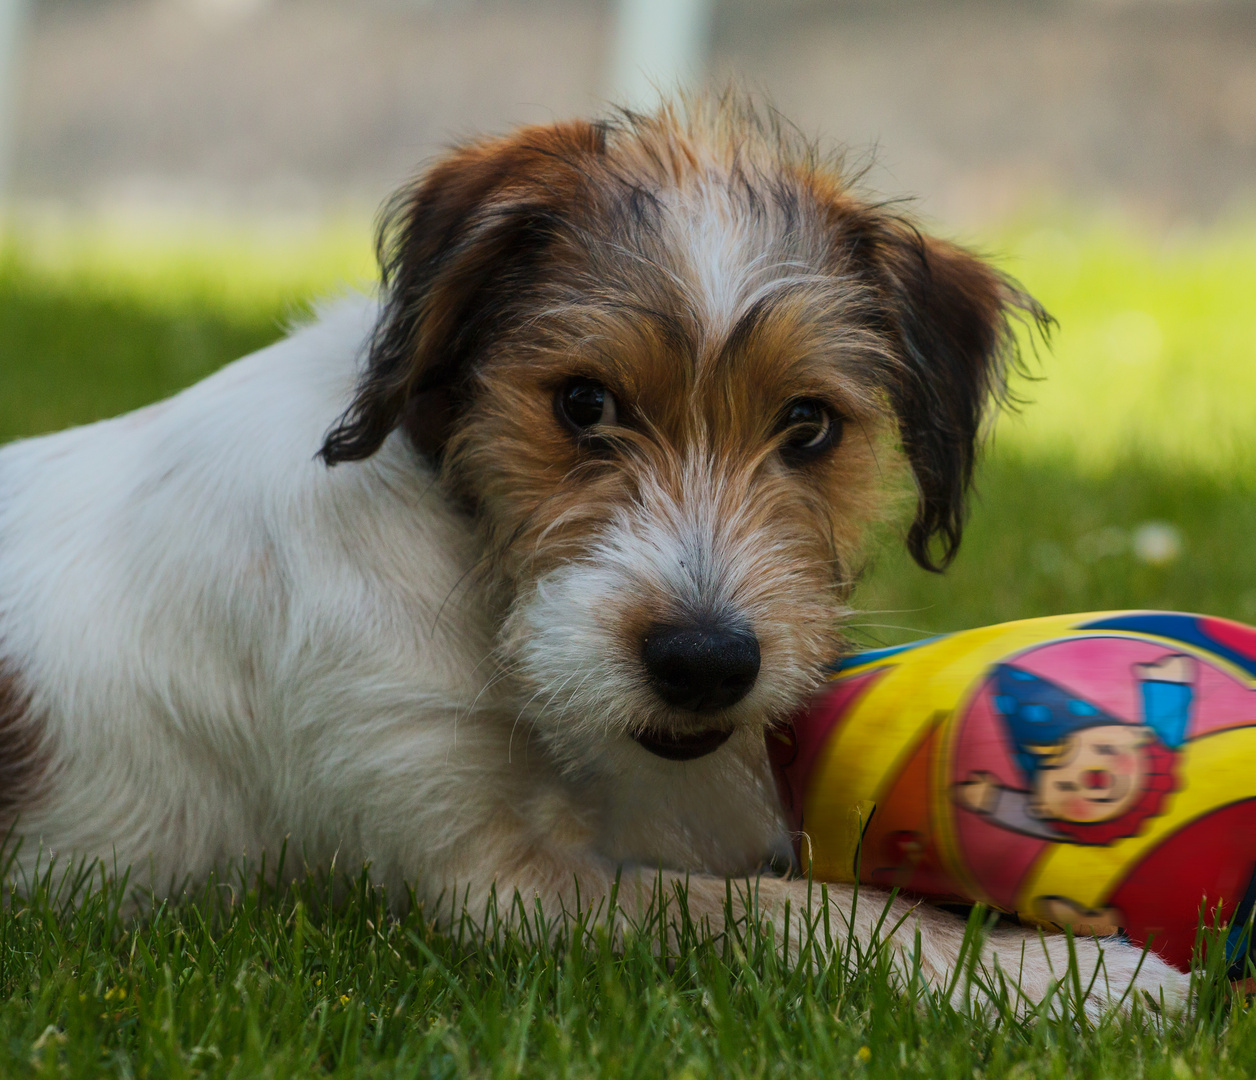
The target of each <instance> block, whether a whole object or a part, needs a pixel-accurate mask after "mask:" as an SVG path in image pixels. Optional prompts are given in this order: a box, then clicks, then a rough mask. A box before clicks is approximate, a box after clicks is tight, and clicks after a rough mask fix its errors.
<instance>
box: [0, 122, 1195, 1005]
mask: <svg viewBox="0 0 1256 1080" xmlns="http://www.w3.org/2000/svg"><path fill="white" fill-rule="evenodd" d="M380 255H381V262H382V267H383V283H382V287H381V290H380V293H379V298H378V300H366V299H362V300H355V301H351V302H347V303H343V304H341V305H340V306H339V307H336V308H335V309H333V310H331V311H329V312H327V313H326V314H324V315H323V316H322V317H321V318H320V319H318V320H317V321H316V322H314V323H313V325H310V326H308V327H306V328H304V329H301V330H299V331H297V332H295V333H294V334H292V335H291V336H290V337H288V338H287V339H286V340H284V341H281V342H280V343H278V344H276V345H273V346H271V347H270V348H267V349H264V350H262V351H261V352H259V353H256V354H254V355H252V356H248V357H245V358H244V359H243V360H240V361H238V362H236V363H234V364H231V365H229V366H228V367H226V368H224V369H223V370H221V371H220V372H218V373H217V374H215V375H213V376H211V377H210V378H208V379H206V380H205V381H204V382H202V383H200V384H198V385H196V386H194V387H192V388H191V389H189V390H187V391H185V392H183V393H181V394H179V395H177V396H176V397H174V398H172V399H170V400H169V401H165V402H162V403H160V404H157V405H152V406H150V407H148V408H145V409H141V410H139V411H138V412H135V413H132V414H130V415H128V416H123V417H121V418H118V419H115V420H109V421H105V422H102V423H98V424H93V425H91V426H88V427H84V428H80V429H77V430H72V431H67V432H63V433H61V434H57V435H51V436H47V437H44V438H39V439H31V440H27V441H24V442H18V443H15V444H12V445H9V446H7V447H5V448H4V449H3V451H0V827H2V828H4V829H8V830H11V831H12V832H13V833H14V834H15V836H16V837H17V838H18V839H19V840H20V841H22V843H21V846H20V848H19V849H18V855H17V862H16V870H17V872H18V874H19V876H20V875H22V874H29V873H31V872H33V871H34V870H35V868H36V866H37V864H38V862H39V860H40V859H47V858H48V857H49V856H50V855H54V854H55V855H56V856H58V857H60V858H62V859H65V858H67V857H74V858H81V857H99V858H100V859H102V860H104V862H105V863H106V864H107V865H109V866H115V865H116V866H127V865H130V866H132V867H133V878H132V880H133V881H137V882H140V883H143V884H145V885H147V886H150V887H152V888H153V889H155V890H157V892H158V893H160V892H162V891H166V890H169V889H171V888H173V887H176V886H177V885H179V884H180V883H182V882H184V881H186V880H188V878H189V877H190V878H192V879H196V878H198V877H203V876H204V875H206V874H208V873H209V871H210V870H211V868H213V867H214V866H216V865H220V864H223V863H226V862H229V861H230V860H232V859H237V858H239V857H240V856H241V855H242V854H243V853H246V852H247V853H251V854H254V855H256V854H257V853H259V852H261V851H268V852H271V853H274V852H276V851H278V849H279V848H280V846H281V845H282V844H283V843H284V842H285V838H289V840H290V846H291V848H292V849H293V850H296V851H299V852H301V853H302V855H303V856H304V857H305V858H306V859H307V860H308V861H310V862H312V863H323V864H326V863H329V862H330V861H331V860H332V858H333V857H337V858H338V861H339V864H340V865H341V866H345V865H356V864H358V863H360V862H368V863H369V864H370V866H371V873H372V875H373V876H374V878H375V879H376V880H377V881H379V882H380V883H382V884H385V885H386V886H389V887H390V888H391V889H392V890H394V892H393V895H401V894H402V893H403V883H407V882H408V883H412V884H413V886H414V887H415V888H416V889H417V895H418V897H419V898H420V899H421V900H423V901H425V902H427V903H430V904H432V905H433V907H436V906H438V901H439V900H440V898H444V900H445V901H446V903H445V905H444V908H443V909H447V908H448V904H447V901H448V899H449V898H450V897H457V898H458V900H459V902H460V903H463V904H465V905H466V910H467V911H468V912H469V913H470V914H471V915H472V916H474V915H476V914H477V913H481V914H482V913H483V911H484V909H485V904H486V903H487V901H488V900H489V898H490V896H491V895H492V894H493V892H494V890H496V893H497V894H499V895H502V896H509V895H510V894H511V893H512V892H513V891H514V890H518V891H519V892H520V893H521V894H522V895H523V896H524V898H525V902H526V903H527V905H528V907H529V908H531V907H532V905H533V903H534V902H536V903H539V904H540V906H541V908H542V909H543V910H544V912H545V913H546V914H548V915H552V916H558V915H560V914H561V913H562V912H563V911H567V910H572V909H574V908H575V907H576V906H577V903H579V904H580V905H585V906H598V905H603V906H605V904H606V902H607V900H608V898H609V896H610V894H611V890H612V888H613V887H614V886H615V882H616V880H617V878H618V879H619V886H618V897H619V903H620V904H621V905H622V907H623V916H624V918H626V919H628V920H631V919H632V918H634V917H636V916H639V915H640V914H641V913H642V911H643V910H644V909H645V907H646V906H647V905H648V903H649V902H650V899H651V896H652V892H653V888H654V885H655V881H656V875H658V874H660V873H661V875H662V885H663V888H664V889H671V888H672V887H673V886H681V887H683V890H685V891H686V893H687V902H688V903H689V905H690V909H691V914H692V915H693V917H694V918H696V919H699V920H704V921H705V922H706V923H708V924H709V925H710V927H711V928H712V929H713V930H714V931H717V932H718V931H719V930H720V929H721V927H722V925H723V920H724V918H725V913H726V905H725V897H726V879H728V878H730V877H731V878H734V879H735V880H736V881H738V882H740V883H741V887H739V888H736V889H734V890H733V896H734V899H733V906H734V914H735V915H736V916H737V917H738V918H741V917H743V916H745V917H753V918H761V919H767V920H772V921H774V922H776V924H777V928H778V930H779V931H781V932H782V933H783V932H784V930H785V929H786V926H785V921H786V919H790V918H792V919H795V920H799V921H800V922H801V920H803V919H806V918H819V917H825V918H827V920H828V922H829V925H830V926H831V927H832V928H833V929H834V931H835V932H836V933H837V935H838V939H839V942H840V941H841V939H842V937H843V935H847V934H850V935H854V936H855V937H856V938H857V939H858V942H859V944H860V945H862V946H866V945H868V943H869V941H870V939H871V938H872V936H873V935H874V932H875V928H876V924H877V923H878V921H880V920H881V919H882V918H883V908H884V907H885V904H886V902H887V898H886V897H885V896H877V895H875V894H871V893H868V892H865V893H864V894H863V895H862V896H861V897H860V900H859V904H858V905H857V909H855V910H852V908H853V907H854V905H853V898H852V894H851V891H850V890H849V889H847V888H844V887H840V886H839V887H831V888H829V889H828V891H827V900H822V899H821V897H820V895H819V890H818V889H817V890H812V891H810V892H809V890H808V885H807V883H806V882H805V881H801V880H785V879H780V878H771V877H763V878H760V879H758V880H755V881H753V882H752V881H750V877H752V876H753V875H755V874H756V872H757V871H758V869H759V868H760V867H762V866H764V865H765V864H766V863H767V862H768V861H769V860H770V859H772V858H773V856H774V855H777V854H779V853H780V852H781V851H783V850H788V848H789V841H788V837H786V836H785V835H784V832H783V830H784V826H783V823H782V818H781V815H780V813H779V810H778V806H777V800H776V798H775V794H774V787H773V783H772V779H771V776H770V773H769V770H768V767H767V762H766V755H765V749H764V735H765V731H766V730H767V729H768V728H769V727H770V726H771V725H773V724H779V723H781V722H783V721H784V720H785V719H786V718H787V717H788V716H789V715H790V713H791V712H792V711H793V710H795V709H796V708H797V707H798V706H799V704H800V703H801V702H803V701H804V700H805V698H806V696H807V694H808V693H809V692H810V691H811V690H812V689H813V688H814V687H815V686H816V685H817V684H818V682H819V680H820V678H821V675H822V673H823V671H824V668H825V665H826V664H827V663H829V662H830V661H831V660H832V659H833V658H834V657H836V656H837V655H839V653H840V652H841V651H842V649H843V647H844V640H843V637H842V630H841V627H842V622H843V619H844V618H845V616H846V615H847V614H848V608H847V606H846V605H847V600H848V598H849V595H850V591H851V587H852V582H853V580H854V575H855V571H856V570H857V568H858V566H859V562H860V552H861V550H862V549H863V546H864V544H865V541H866V537H867V534H868V531H869V529H870V528H871V527H872V526H874V525H875V524H876V523H877V522H878V521H879V520H882V519H884V517H885V515H886V512H887V509H892V507H893V505H894V503H895V495H894V492H895V490H896V488H898V487H899V486H900V481H901V480H903V479H906V480H908V481H909V482H910V484H911V485H912V489H913V490H914V496H915V499H914V519H913V522H912V524H911V526H910V531H909V532H908V533H907V543H908V546H909V548H910V550H911V552H912V554H913V555H914V556H915V558H916V559H917V560H918V561H919V562H920V563H921V564H923V565H924V566H927V567H930V568H934V569H936V568H938V567H940V566H942V565H944V564H945V563H946V562H947V560H949V559H950V557H951V556H952V554H953V553H954V551H955V548H956V546H957V545H958V544H959V541H960V533H961V524H962V519H963V510H964V507H963V502H964V496H965V490H966V488H967V486H968V483H969V479H970V476H971V472H972V466H973V455H974V444H975V441H976V439H977V436H978V429H979V425H980V422H981V419H982V416H983V413H984V412H985V410H986V406H987V402H988V400H989V399H990V398H991V396H992V395H997V393H998V391H999V390H1000V388H1001V387H1002V385H1003V377H1004V367H1005V365H1006V363H1007V360H1008V357H1009V353H1010V351H1011V350H1012V347H1013V344H1012V336H1011V333H1010V330H1009V319H1010V318H1012V317H1015V316H1018V315H1025V316H1028V317H1029V318H1030V319H1037V320H1042V319H1043V317H1044V316H1043V314H1042V312H1041V310H1040V309H1039V308H1038V307H1037V306H1036V305H1035V303H1034V302H1033V301H1032V300H1031V299H1030V298H1029V297H1027V296H1026V295H1025V294H1024V293H1022V292H1021V291H1019V289H1018V288H1016V287H1015V286H1014V285H1013V284H1012V283H1011V282H1010V281H1008V280H1007V279H1006V278H1004V277H1002V276H1001V275H1000V274H998V273H996V272H995V271H993V270H992V269H991V268H989V267H988V266H986V265H983V264H982V263H981V262H980V261H978V260H977V259H975V258H974V257H973V256H971V255H969V254H968V253H966V252H965V251H963V250H962V249H960V248H958V247H955V246H953V245H951V244H948V243H944V242H941V241H937V240H933V239H929V238H926V237H924V236H922V235H921V234H920V233H918V232H917V231H916V230H915V229H914V228H912V227H911V226H910V225H908V224H906V223H905V222H904V221H902V220H901V219H899V218H897V217H895V216H894V215H893V214H891V213H889V212H887V211H886V210H885V209H884V208H881V207H878V206H875V205H869V204H867V203H866V202H863V201H861V200H860V199H859V197H858V196H856V195H855V194H853V193H852V191H851V190H850V189H849V188H848V186H847V185H846V184H845V183H844V182H843V179H842V176H841V175H840V172H839V171H838V170H837V169H836V168H835V167H834V166H832V165H830V164H828V163H826V162H825V161H824V160H823V159H822V158H820V157H819V156H818V155H817V154H816V153H815V152H814V151H813V150H812V149H810V148H809V147H807V146H805V145H802V144H801V143H799V142H798V141H797V140H795V139H793V138H792V137H790V136H788V135H787V134H786V133H785V132H784V131H783V130H782V129H781V128H780V127H779V125H775V124H774V123H773V122H772V121H771V120H770V119H767V120H765V119H764V118H763V117H762V116H761V115H758V114H756V112H755V111H754V109H753V108H752V107H750V106H748V105H746V104H744V103H741V102H738V101H736V100H733V99H731V98H728V99H723V100H716V101H702V100H699V101H692V102H688V103H682V104H677V105H672V106H667V107H664V108H663V109H661V111H659V112H658V113H657V114H656V115H652V116H638V115H631V114H625V115H624V116H622V117H620V118H619V119H617V120H614V121H610V122H602V123H564V124H555V125H552V126H548V127H535V128H526V129H523V130H520V131H517V132H515V133H514V134H512V135H509V136H507V137H504V138H497V139H485V140H481V141H475V142H471V143H468V144H466V145H463V146H461V147H460V148H458V149H456V150H455V151H453V152H452V153H451V154H449V155H448V156H447V157H445V158H444V159H443V160H441V161H439V162H438V163H437V164H436V165H435V166H434V167H433V168H431V169H430V170H429V171H428V172H427V173H426V174H425V175H424V176H422V177H421V178H420V179H419V180H418V182H417V183H416V184H415V185H414V186H413V187H411V188H409V189H407V190H406V191H403V192H402V193H401V194H400V195H399V196H398V197H397V198H396V199H395V200H394V201H393V203H392V204H391V206H390V208H389V209H388V211H387V214H386V218H385V221H384V225H383V228H382V230H381V239H380ZM752 894H753V900H752V899H751V896H752ZM822 903H827V904H829V905H830V908H831V910H829V911H827V912H824V911H820V910H818V908H819V905H820V904H822ZM787 912H788V913H789V914H787ZM883 925H884V927H886V928H892V929H890V930H887V931H886V932H888V933H889V935H890V938H891V944H892V946H893V947H894V948H896V949H899V950H901V952H902V953H903V954H904V955H905V954H910V953H911V952H912V950H913V949H914V948H915V947H916V942H917V935H918V940H919V948H920V961H921V963H922V965H923V971H924V974H925V976H926V978H928V979H930V980H932V981H933V982H935V983H937V984H943V983H944V981H945V980H946V979H947V977H948V973H949V972H950V971H951V970H952V968H953V967H954V965H955V963H956V961H957V957H958V953H959V947H960V941H961V938H962V931H963V927H962V924H960V923H959V922H958V921H956V920H955V919H953V918H952V917H951V916H949V915H946V914H944V913H942V912H940V911H937V910H934V909H931V908H928V907H923V906H916V907H911V906H909V905H908V903H907V902H906V901H904V900H898V901H896V902H895V903H894V904H893V905H891V909H890V911H889V914H888V917H884V924H883ZM790 929H791V930H792V935H791V936H792V937H793V939H794V940H797V938H798V930H799V926H793V927H791V928H790ZM1076 951H1077V954H1078V957H1079V960H1080V962H1081V965H1082V968H1083V971H1082V985H1083V986H1085V985H1087V984H1088V983H1089V982H1090V980H1091V976H1092V975H1093V974H1094V973H1095V972H1096V969H1097V967H1099V969H1100V970H1099V976H1098V978H1097V979H1095V980H1094V983H1093V987H1092V990H1091V1001H1090V1004H1091V1007H1093V1008H1094V1009H1096V1010H1102V1009H1103V1008H1105V1007H1107V1005H1108V1003H1109V1002H1112V1001H1116V1000H1118V999H1119V998H1120V997H1121V996H1122V995H1124V994H1126V992H1127V990H1129V989H1130V986H1131V983H1133V984H1134V985H1136V986H1137V987H1138V988H1142V989H1146V990H1148V991H1150V992H1151V993H1152V994H1153V995H1155V996H1156V997H1158V998H1159V997H1161V995H1163V997H1164V999H1165V1000H1167V1001H1168V1002H1169V1003H1170V1004H1175V1003H1178V1002H1180V1001H1181V999H1182V995H1183V992H1184V988H1185V985H1186V980H1185V976H1181V975H1179V974H1177V973H1176V972H1174V971H1172V970H1171V969H1169V968H1168V967H1167V966H1165V965H1164V964H1163V963H1161V962H1160V961H1159V960H1158V959H1157V958H1155V957H1154V956H1149V957H1147V958H1146V959H1145V960H1143V959H1142V958H1141V956H1140V953H1139V951H1138V950H1136V949H1133V948H1131V947H1129V946H1127V945H1124V944H1121V943H1119V942H1109V943H1107V944H1106V947H1105V948H1104V949H1103V950H1102V964H1101V963H1100V957H1101V949H1100V946H1099V945H1098V944H1097V943H1096V942H1094V941H1092V940H1081V941H1079V942H1077V944H1076ZM1067 956H1068V947H1067V944H1066V942H1065V941H1064V939H1063V938H1061V937H1048V938H1045V939H1043V938H1041V937H1040V936H1039V935H1038V934H1036V933H1029V932H1024V931H1019V930H1000V931H997V932H996V933H994V934H993V936H992V937H991V938H990V940H989V941H988V942H987V945H986V952H985V954H984V956H983V957H982V958H981V959H982V962H983V963H984V964H985V965H986V966H987V967H988V968H993V967H996V966H997V967H998V968H1000V969H1001V970H1002V971H1003V972H1004V973H1005V974H1006V975H1007V976H1008V978H1009V979H1010V980H1011V981H1012V982H1013V983H1019V985H1020V986H1021V988H1022V990H1023V991H1024V993H1025V995H1026V1001H1027V1002H1032V1001H1034V1000H1037V999H1039V998H1041V997H1042V996H1043V995H1045V994H1047V993H1048V992H1049V990H1050V987H1051V985H1052V982H1053V980H1055V979H1058V978H1059V977H1061V976H1062V975H1063V974H1064V973H1065V971H1066V969H1067ZM902 962H903V963H904V964H906V963H907V961H906V960H903V961H902Z"/></svg>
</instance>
